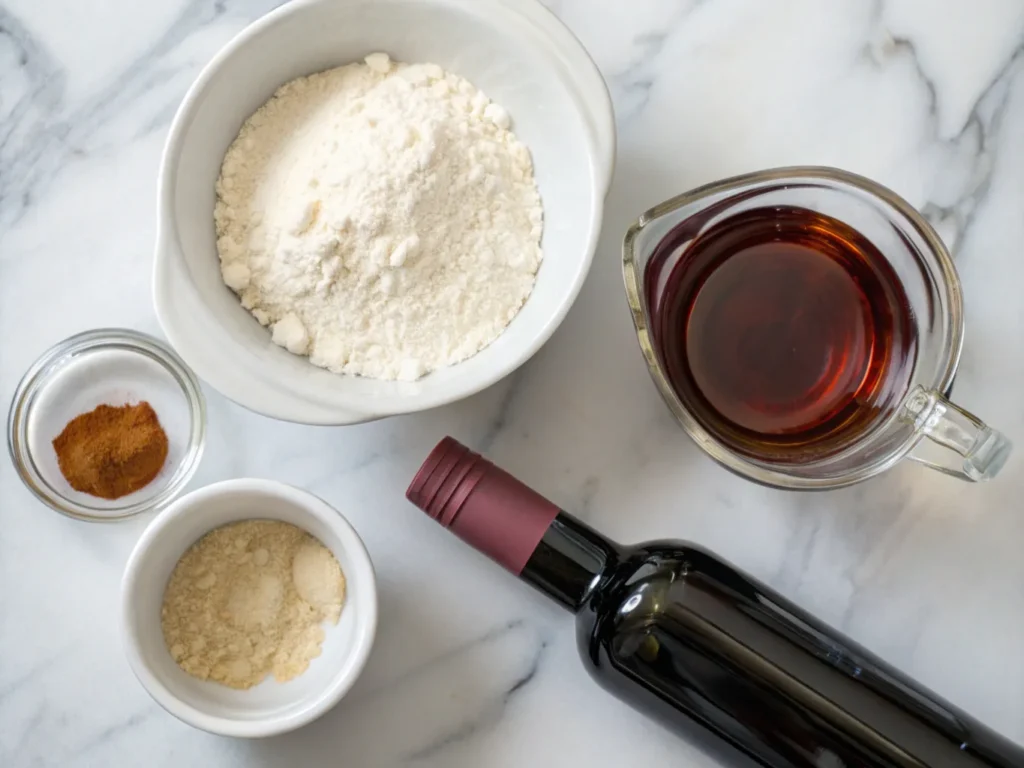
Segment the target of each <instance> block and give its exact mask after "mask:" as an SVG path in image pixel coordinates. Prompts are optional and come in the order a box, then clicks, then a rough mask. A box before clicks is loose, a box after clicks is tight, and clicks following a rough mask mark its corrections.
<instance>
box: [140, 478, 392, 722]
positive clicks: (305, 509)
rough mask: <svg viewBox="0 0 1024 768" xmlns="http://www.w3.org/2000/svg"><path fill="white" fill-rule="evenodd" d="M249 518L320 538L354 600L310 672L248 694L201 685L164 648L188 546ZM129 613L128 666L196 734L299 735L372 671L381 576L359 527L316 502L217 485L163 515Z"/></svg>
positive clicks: (144, 545) (146, 536) (273, 486)
mask: <svg viewBox="0 0 1024 768" xmlns="http://www.w3.org/2000/svg"><path fill="white" fill-rule="evenodd" d="M249 519H272V520H282V521H284V522H286V523H291V524H293V525H296V526H298V527H299V528H302V529H304V530H306V531H308V532H309V533H310V534H312V535H313V536H315V537H316V538H317V539H319V540H320V541H321V542H322V543H323V544H324V546H326V547H327V548H328V549H330V550H331V552H333V553H334V556H335V557H336V558H337V559H338V563H339V564H340V565H341V569H342V572H343V573H344V574H345V581H346V597H345V605H344V608H343V609H342V612H341V620H340V621H339V622H338V624H337V625H336V626H331V625H326V626H325V632H326V635H327V637H326V639H325V641H324V644H323V653H322V654H321V655H320V656H318V657H317V658H316V659H314V660H313V661H312V662H311V663H310V666H309V669H308V670H306V672H305V673H303V674H302V675H300V676H299V677H297V678H295V679H294V680H291V681H289V682H287V683H278V682H276V681H274V680H273V679H272V678H268V679H267V680H265V681H264V682H262V683H261V684H260V685H257V686H256V687H254V688H250V689H249V690H246V691H239V690H234V689H232V688H228V687H225V686H222V685H219V684H217V683H212V682H205V681H202V680H197V679H196V678H193V677H191V676H189V675H188V674H186V673H185V672H184V671H182V670H181V669H180V668H179V667H178V665H177V664H176V663H175V661H174V659H173V658H171V654H170V652H169V651H168V650H167V646H166V644H165V643H164V638H163V631H162V630H161V627H160V608H161V605H162V603H163V593H164V589H165V587H166V585H167V580H168V578H169V577H170V574H171V571H172V570H173V568H174V566H175V564H176V563H177V562H178V560H179V559H180V558H181V556H182V555H183V554H184V552H185V550H186V549H188V547H189V546H191V545H192V544H193V543H194V542H195V541H197V540H198V539H199V538H200V537H202V536H203V535H204V534H206V533H207V532H208V531H211V530H213V529H214V528H217V527H219V526H222V525H226V524H228V523H233V522H237V521H239V520H249ZM121 608H122V634H123V637H124V645H125V652H126V654H127V656H128V662H129V664H130V665H131V668H132V671H133V672H134V673H135V676H136V677H137V678H138V679H139V682H141V683H142V685H143V687H145V689H146V690H147V691H148V692H149V694H150V695H151V696H152V697H153V698H154V699H155V700H156V702H157V703H158V704H159V705H160V706H162V707H163V708H164V709H166V710H167V711H168V712H170V713H171V714H172V715H174V716H175V717H177V718H178V719H180V720H182V721H183V722H185V723H188V724H189V725H192V726H195V727H196V728H201V729H203V730H205V731H209V732H211V733H217V734H221V735H224V736H236V737H243V738H258V737H264V736H273V735H275V734H279V733H284V732H286V731H291V730H294V729H295V728H299V727H301V726H303V725H306V724H307V723H309V722H311V721H313V720H315V719H316V718H318V717H320V716H321V715H322V714H324V713H325V712H327V710H329V709H330V708H331V707H333V706H334V705H335V704H337V703H338V701H340V700H341V698H342V697H343V696H344V695H345V693H346V692H347V691H348V690H349V689H350V688H351V687H352V684H353V683H354V682H355V680H356V678H358V677H359V674H360V672H362V670H363V667H364V666H365V665H366V661H367V659H368V658H369V655H370V648H371V646H372V645H373V638H374V634H375V633H376V629H377V587H376V579H375V578H374V573H373V566H372V564H371V563H370V557H369V555H368V554H367V552H366V548H365V547H364V546H363V542H362V540H361V539H360V538H359V535H358V534H357V533H356V531H355V529H354V528H352V526H351V525H350V524H349V523H348V521H347V520H345V518H344V517H342V516H341V514H340V513H339V512H338V511H337V510H335V509H334V508H332V507H331V506H330V505H328V504H327V503H326V502H324V501H322V500H321V499H319V498H317V497H316V496H313V495H312V494H310V493H307V492H306V491H301V490H299V489H297V488H293V487H291V486H288V485H284V484H283V483H278V482H274V481H270V480H251V479H245V480H228V481H225V482H221V483H215V484H213V485H209V486H206V487H205V488H200V489H199V490H197V491H193V492H192V493H190V494H188V495H187V496H183V497H182V498H180V499H178V500H177V501H176V502H174V503H173V504H172V505H171V506H169V507H168V508H167V509H165V510H164V511H163V512H161V513H160V514H159V515H158V516H157V517H156V519H155V520H154V521H153V522H152V523H151V524H150V525H149V527H148V528H147V529H146V531H145V532H144V533H143V534H142V537H141V538H140V539H139V542H138V544H136V546H135V549H134V551H133V552H132V554H131V557H129V558H128V565H127V566H126V567H125V572H124V579H123V582H122V588H121Z"/></svg>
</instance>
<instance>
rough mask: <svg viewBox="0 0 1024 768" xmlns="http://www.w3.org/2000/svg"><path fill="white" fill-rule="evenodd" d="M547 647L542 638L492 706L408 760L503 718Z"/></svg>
mask: <svg viewBox="0 0 1024 768" xmlns="http://www.w3.org/2000/svg"><path fill="white" fill-rule="evenodd" d="M517 623H521V622H517ZM511 628H512V627H509V629H511ZM547 647H548V643H547V641H545V640H542V641H541V643H540V646H539V647H538V648H537V651H536V653H535V654H534V656H533V658H532V660H531V662H530V665H529V667H528V668H527V670H526V672H525V673H524V674H523V675H521V676H520V677H519V678H517V679H516V680H515V681H514V682H513V683H512V685H511V686H509V687H508V689H507V690H505V691H504V692H503V693H502V694H501V695H500V697H499V698H498V699H497V700H496V701H495V702H494V703H493V704H492V705H491V706H488V707H486V708H485V709H484V710H483V711H481V712H480V713H479V714H478V715H477V716H476V717H475V718H473V719H472V720H469V721H467V722H464V723H462V724H461V725H459V727H458V728H456V729H455V730H453V731H450V732H448V733H442V734H441V735H440V736H438V738H437V739H436V740H434V741H433V742H431V743H430V744H428V745H427V746H425V747H423V748H421V749H418V750H416V751H415V752H413V753H412V754H410V755H409V756H408V758H407V760H408V761H410V762H418V761H421V760H426V759H428V758H431V757H433V756H435V755H437V754H438V753H439V752H441V751H443V750H445V749H448V748H449V747H451V746H453V745H455V744H458V743H460V742H462V741H465V740H466V739H468V738H470V737H471V736H473V735H474V734H476V733H478V732H480V731H481V730H483V729H485V728H490V727H491V726H493V725H495V724H496V723H497V722H498V721H499V720H500V719H501V715H502V713H503V712H504V710H505V708H506V707H507V706H508V705H509V703H510V702H511V701H512V699H513V698H514V697H515V696H516V694H517V693H519V692H520V691H522V690H523V689H524V688H525V687H526V686H527V685H529V684H530V682H531V681H532V680H533V679H534V678H535V677H536V676H537V671H538V670H539V669H540V662H541V657H542V656H543V655H544V651H545V650H546V649H547Z"/></svg>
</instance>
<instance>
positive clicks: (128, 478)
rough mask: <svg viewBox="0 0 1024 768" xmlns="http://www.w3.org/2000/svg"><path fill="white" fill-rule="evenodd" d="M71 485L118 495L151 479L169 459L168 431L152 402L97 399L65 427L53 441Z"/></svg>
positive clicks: (96, 493)
mask: <svg viewBox="0 0 1024 768" xmlns="http://www.w3.org/2000/svg"><path fill="white" fill-rule="evenodd" d="M53 448H54V450H55V451H56V452H57V463H58V464H59V466H60V471H61V474H63V475H64V479H65V480H67V481H68V483H69V484H70V485H71V487H72V488H74V489H75V490H76V491H81V492H82V493H88V494H90V495H92V496H99V497H100V498H103V499H119V498H121V497H122V496H127V495H128V494H129V493H134V492H135V491H137V490H139V489H140V488H142V487H144V486H146V485H148V484H149V483H150V482H152V480H153V478H155V477H156V476H157V474H158V473H159V472H160V469H161V468H162V467H163V465H164V461H165V460H166V459H167V433H166V432H164V430H163V427H161V426H160V420H159V419H158V418H157V416H156V412H155V411H154V410H153V408H152V406H151V405H150V404H149V403H147V402H145V401H143V402H141V403H138V404H137V405H121V406H113V405H100V406H98V407H97V408H95V409H94V410H91V411H89V412H88V413H83V414H80V415H78V416H76V417H75V418H73V419H72V420H71V421H69V422H68V424H67V426H66V427H64V431H63V432H61V433H60V434H59V435H57V437H56V438H55V439H54V441H53Z"/></svg>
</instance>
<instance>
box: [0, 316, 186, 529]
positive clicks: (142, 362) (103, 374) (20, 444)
mask: <svg viewBox="0 0 1024 768" xmlns="http://www.w3.org/2000/svg"><path fill="white" fill-rule="evenodd" d="M143 400H145V401H147V402H148V403H149V404H150V405H151V406H152V407H153V410H154V411H156V415H157V418H158V419H160V425H161V426H162V427H163V429H164V431H165V432H166V433H167V440H168V450H167V460H166V461H165V462H164V466H163V468H162V469H161V470H160V473H159V474H158V475H157V476H156V478H154V479H153V481H152V482H150V483H149V484H148V485H146V486H145V487H143V488H140V489H139V490H138V491H135V492H134V493H131V494H128V495H127V496H123V497H121V498H119V499H113V500H108V499H102V498H99V497H96V496H91V495H89V494H86V493H81V492H79V491H76V490H75V489H74V488H72V487H71V486H70V484H68V482H67V480H65V479H64V476H63V475H62V474H61V472H60V468H59V467H58V465H57V454H56V452H55V451H54V449H53V439H54V438H55V437H57V435H59V434H60V433H61V431H62V430H63V429H64V427H65V425H66V424H67V423H68V422H69V421H71V419H73V418H74V417H75V416H78V415H79V414H82V413H86V412H88V411H91V410H93V409H94V408H95V407H96V406H98V405H101V404H104V403H105V404H107V405H124V404H126V403H138V402H141V401H143ZM205 437H206V402H205V400H204V399H203V393H202V390H201V389H200V388H199V382H198V380H197V379H196V377H195V374H193V373H192V371H191V370H189V368H188V366H186V365H185V363H184V362H183V361H182V360H181V358H180V357H178V355H177V354H175V353H174V352H173V351H172V350H171V349H170V348H169V347H168V346H166V345H165V344H163V343H162V342H160V341H157V340H156V339H154V338H152V337H151V336H147V335H145V334H143V333H138V332H136V331H130V330H126V329H121V328H102V329H98V330H94V331H86V332H85V333H80V334H77V335H75V336H72V337H71V338H69V339H65V340H64V341H62V342H60V343H59V344H56V345H55V346H53V347H51V348H50V349H49V350H48V351H47V352H46V353H45V354H44V355H43V356H42V357H40V358H39V359H38V360H37V361H36V362H35V363H33V364H32V366H31V367H30V368H29V369H28V371H27V372H26V373H25V375H24V376H23V377H22V379H21V382H20V383H19V384H18V388H17V390H16V391H15V393H14V399H13V401H12V402H11V410H10V413H9V414H8V417H7V447H8V448H9V450H10V452H11V459H12V460H13V461H14V466H15V468H16V469H17V470H18V475H19V476H20V477H21V479H22V482H24V483H25V486H26V487H27V488H28V489H29V490H30V491H32V493H34V494H35V495H36V497H38V498H39V499H40V500H41V501H43V502H44V503H46V504H48V505H49V506H50V507H52V508H53V509H55V510H57V511H58V512H60V513H62V514H64V515H67V516H68V517H73V518H76V519H78V520H89V521H93V522H106V521H112V520H123V519H125V518H128V517H131V516H132V515H136V514H138V513H139V512H146V511H151V510H159V509H161V508H163V507H165V506H166V505H167V504H169V503H170V502H171V501H173V500H174V498H175V497H177V496H178V494H179V493H181V491H182V489H183V488H184V487H185V485H186V484H187V483H188V481H189V480H190V479H191V477H192V475H193V474H194V473H195V471H196V468H197V467H198V466H199V460H200V459H201V458H202V455H203V445H204V442H205Z"/></svg>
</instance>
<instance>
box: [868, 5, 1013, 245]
mask: <svg viewBox="0 0 1024 768" xmlns="http://www.w3.org/2000/svg"><path fill="white" fill-rule="evenodd" d="M884 5H885V0H876V2H875V6H874V10H873V13H872V27H875V28H876V29H877V30H878V31H877V32H876V34H875V35H873V37H875V38H876V39H877V37H879V36H881V38H882V39H883V40H885V41H886V44H884V45H883V48H882V50H878V49H877V48H875V47H874V46H872V45H871V44H870V43H869V44H868V45H867V46H866V47H865V55H866V56H867V58H868V59H869V60H870V61H873V62H874V63H876V64H877V65H879V66H881V65H882V64H884V61H885V59H887V58H888V57H889V56H892V55H893V54H894V53H904V54H906V55H907V56H908V57H909V59H910V61H911V63H912V64H913V66H914V71H915V72H916V73H917V76H918V79H919V80H920V82H921V85H922V86H923V87H924V89H925V90H926V92H927V94H928V115H929V122H930V124H931V130H932V138H933V140H934V141H936V142H937V143H939V144H940V145H943V146H945V147H947V148H949V149H950V150H952V151H954V152H958V151H962V150H965V149H966V151H968V152H969V153H970V155H971V169H970V173H969V174H967V178H966V179H965V180H964V186H963V187H962V189H961V190H960V192H959V193H958V194H956V195H955V196H954V197H953V199H952V200H948V199H946V200H934V199H930V200H928V201H926V202H925V203H924V204H923V205H922V206H921V212H922V213H923V214H924V215H925V217H926V218H927V219H928V220H929V221H930V222H931V223H932V224H933V225H934V226H936V227H937V228H938V229H939V230H940V233H941V234H943V235H945V237H946V239H947V245H948V246H949V249H950V251H951V252H953V254H954V255H956V252H957V250H958V247H959V245H960V243H961V242H962V241H963V238H964V235H965V233H966V232H967V230H968V228H969V227H970V225H971V223H972V221H973V219H974V213H975V211H976V209H977V206H978V202H979V200H980V199H981V198H982V197H983V196H984V195H985V192H986V190H987V188H988V180H989V177H990V175H991V170H992V165H993V163H994V161H995V158H993V157H991V156H990V153H989V147H990V146H991V143H992V142H991V135H990V134H991V133H992V132H993V131H994V130H995V129H996V127H997V125H998V123H999V116H1000V115H1001V113H1002V111H1003V109H1004V108H1005V103H1006V90H1005V88H1003V87H1002V86H1003V84H1004V83H1005V80H1006V79H1007V78H1008V77H1009V76H1010V75H1011V73H1012V71H1013V68H1014V65H1015V64H1016V62H1017V61H1018V59H1020V58H1021V55H1022V53H1024V44H1022V45H1021V46H1018V47H1017V48H1016V49H1014V50H1013V51H1011V52H1010V55H1009V56H1008V58H1007V60H1006V62H1005V64H1004V65H1003V66H1002V67H1001V68H1000V69H999V71H998V72H997V73H996V75H995V77H994V78H993V79H992V80H991V82H989V84H988V85H987V86H986V87H985V88H984V89H983V90H982V91H981V92H980V93H979V95H978V99H977V100H976V101H975V103H974V105H973V107H972V108H971V111H970V113H969V114H968V117H967V120H966V121H965V123H964V125H963V126H962V127H961V129H960V132H959V133H958V134H957V135H955V136H952V137H950V138H948V139H944V138H943V137H942V136H941V131H940V128H939V110H938V105H939V99H940V98H941V94H940V89H939V88H938V87H937V85H936V83H935V81H934V80H933V79H932V78H931V77H930V76H929V74H928V73H927V72H926V71H925V69H924V67H923V66H922V64H921V60H920V57H919V56H918V54H917V48H916V46H915V43H914V40H913V39H912V38H911V37H909V36H906V35H903V36H897V35H893V34H892V33H890V32H889V30H887V29H885V28H884V27H882V26H881V25H882V15H883V10H884ZM1000 92H1002V94H1001V95H1000ZM993 98H994V99H995V107H994V108H993V109H991V110H986V109H985V105H987V104H988V102H989V101H990V100H991V99H993ZM947 228H951V229H952V232H949V231H948V229H947Z"/></svg>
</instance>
